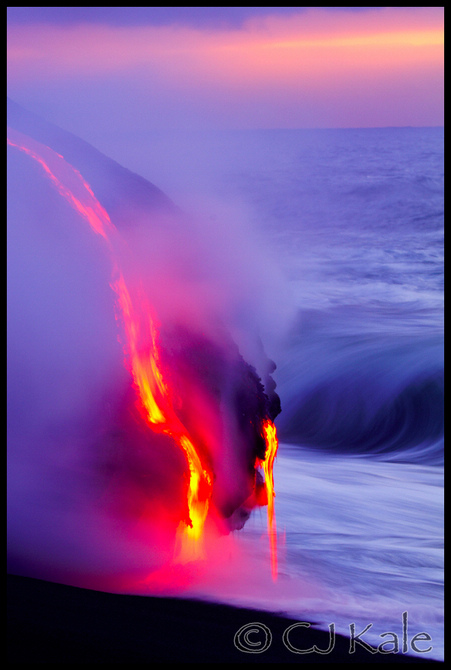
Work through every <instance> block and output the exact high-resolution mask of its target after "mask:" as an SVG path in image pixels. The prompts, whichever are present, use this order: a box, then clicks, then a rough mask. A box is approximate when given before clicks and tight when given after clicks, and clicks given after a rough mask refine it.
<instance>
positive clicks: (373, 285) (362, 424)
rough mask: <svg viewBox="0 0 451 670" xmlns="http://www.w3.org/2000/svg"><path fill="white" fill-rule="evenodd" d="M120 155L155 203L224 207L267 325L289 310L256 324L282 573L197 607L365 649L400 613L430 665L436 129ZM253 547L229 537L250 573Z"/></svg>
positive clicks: (281, 137)
mask: <svg viewBox="0 0 451 670" xmlns="http://www.w3.org/2000/svg"><path fill="white" fill-rule="evenodd" d="M150 139H151V141H150ZM128 141H129V142H130V144H129V149H130V156H129V157H130V160H132V161H133V162H134V166H135V169H137V170H138V171H142V173H144V174H145V175H146V176H148V177H149V178H153V179H155V178H156V174H157V172H158V170H159V168H161V174H162V178H163V179H164V180H165V188H166V189H167V190H168V192H170V193H174V194H177V196H179V197H180V198H181V199H183V198H185V199H186V201H190V191H191V190H192V189H194V187H196V189H197V191H198V192H206V193H207V194H208V196H209V198H210V202H211V203H213V202H214V201H215V200H216V203H221V202H224V201H226V202H227V204H228V206H229V207H230V204H231V203H232V204H233V206H234V207H235V208H236V209H237V211H238V212H240V213H241V215H242V216H244V218H245V221H246V226H247V229H249V228H250V229H251V230H252V232H253V233H255V232H256V231H257V232H258V239H259V240H260V241H262V240H264V244H265V246H266V253H267V254H268V256H269V257H270V258H271V262H272V263H273V267H276V268H278V270H279V271H280V272H281V275H276V276H277V277H278V279H279V278H280V276H282V282H279V283H278V285H277V286H278V289H277V291H278V294H277V292H276V296H271V301H270V304H271V305H272V306H273V307H274V314H275V315H277V310H278V308H279V306H280V301H279V298H280V300H283V299H285V300H286V301H287V306H288V307H287V310H286V312H285V314H286V315H287V316H288V318H287V319H286V320H283V319H281V320H278V318H277V316H276V317H275V318H274V320H273V321H272V323H271V324H270V323H269V322H265V324H266V327H267V332H266V335H267V338H266V340H265V344H266V345H267V348H268V351H269V353H270V355H271V357H272V358H273V359H274V360H275V361H276V363H277V366H278V367H277V370H276V372H275V373H274V377H275V379H276V381H277V384H278V386H277V391H278V393H279V394H280V397H281V401H282V413H281V415H280V416H279V417H278V419H277V426H278V430H279V436H280V438H281V440H282V443H281V445H280V447H279V455H278V459H277V464H276V469H275V476H276V494H277V495H276V513H277V518H278V528H279V531H280V535H281V537H282V538H283V542H284V544H283V549H282V548H281V546H280V545H279V552H280V555H281V557H282V556H283V559H282V558H281V559H280V564H281V565H280V573H281V574H280V577H279V581H278V584H277V585H276V586H274V585H266V586H265V587H263V588H262V586H261V585H259V586H256V585H255V584H254V586H253V587H252V586H250V585H251V584H252V579H251V578H250V576H249V575H248V577H247V578H244V579H243V580H241V583H240V586H237V587H235V591H234V592H233V594H232V593H231V591H230V590H229V591H228V593H226V594H224V593H221V591H222V589H220V588H219V587H218V584H217V583H216V584H210V593H211V594H214V593H216V594H217V595H218V597H220V596H222V597H223V598H227V599H228V600H230V601H232V602H242V603H245V604H249V603H251V604H252V603H253V604H259V605H260V606H262V607H268V608H272V609H281V610H283V611H287V612H289V613H290V614H292V615H293V616H296V617H300V618H301V620H305V619H306V618H307V619H308V615H307V614H306V612H309V613H310V617H311V620H315V621H322V622H323V623H324V628H326V626H327V624H328V623H331V622H335V623H336V625H337V629H340V630H341V632H343V633H344V634H347V635H349V624H350V623H351V622H356V623H357V624H361V629H363V628H364V627H365V626H366V625H367V624H368V623H373V629H372V630H370V631H369V633H368V634H369V638H370V640H371V641H372V643H373V644H375V645H377V644H380V642H381V640H382V638H380V637H378V636H379V635H380V634H381V633H383V632H385V631H388V630H397V631H398V633H399V634H400V629H399V626H400V622H401V616H402V612H404V611H408V613H409V617H410V619H409V621H410V623H411V625H412V626H413V629H415V630H416V628H415V627H417V628H418V631H419V630H420V629H421V630H422V631H427V632H428V633H429V634H430V635H431V637H432V639H433V641H432V643H431V644H432V646H433V651H432V652H429V653H430V654H431V656H432V657H434V658H441V657H442V653H443V604H442V598H443V575H442V571H443V488H442V477H443V470H442V467H441V465H440V464H441V463H442V462H443V420H444V403H443V343H444V339H443V129H440V128H423V129H419V128H399V129H396V128H387V129H367V130H338V131H333V130H331V131H264V132H263V131H248V132H236V133H232V132H230V133H222V134H219V133H216V134H210V135H206V134H204V135H200V134H198V135H195V134H191V135H188V134H185V135H183V136H182V135H179V136H177V137H175V136H174V135H172V136H171V137H169V136H164V135H162V134H159V135H158V136H157V135H149V144H152V146H154V147H158V149H157V150H156V151H155V154H154V155H153V156H152V155H146V156H144V155H143V152H142V151H140V150H138V149H137V147H136V145H135V144H134V142H133V137H132V135H131V136H130V137H129V138H127V143H126V144H128ZM126 144H125V145H124V146H123V147H122V146H120V145H119V144H118V145H115V144H114V143H113V142H111V143H110V145H109V149H110V151H111V150H114V151H117V155H118V156H120V155H121V151H124V152H126V151H127V149H126ZM156 156H158V157H161V156H163V159H161V160H159V159H158V160H156ZM124 157H125V153H124ZM176 165H180V166H184V170H183V172H180V171H178V170H177V169H176ZM185 174H186V179H185ZM249 262H252V259H251V257H250V256H249ZM262 272H264V269H262ZM281 292H283V295H281ZM263 531H264V519H262V518H260V519H259V517H258V515H254V516H253V517H252V518H251V520H250V521H249V522H248V524H247V525H246V527H245V529H243V531H242V532H241V534H240V535H239V537H238V538H237V539H236V541H237V542H241V543H243V545H244V547H245V549H244V550H243V551H245V550H246V549H249V546H251V547H254V551H252V549H251V550H250V553H251V555H252V556H253V559H252V560H253V561H257V560H258V559H257V554H260V555H261V554H264V550H263V549H262V547H261V546H260V545H258V541H259V538H260V537H261V534H262V532H263ZM253 543H255V544H253ZM257 546H258V549H257V548H256V547H257ZM263 570H264V568H263V569H262V571H263ZM238 581H239V580H238ZM287 584H288V585H290V586H289V588H288V589H286V586H287ZM272 589H274V591H273V590H272ZM277 589H279V591H277ZM285 589H286V590H285ZM226 590H227V589H226ZM194 591H195V592H196V590H194ZM197 592H198V593H207V595H208V589H204V591H202V587H201V586H199V587H198V590H197Z"/></svg>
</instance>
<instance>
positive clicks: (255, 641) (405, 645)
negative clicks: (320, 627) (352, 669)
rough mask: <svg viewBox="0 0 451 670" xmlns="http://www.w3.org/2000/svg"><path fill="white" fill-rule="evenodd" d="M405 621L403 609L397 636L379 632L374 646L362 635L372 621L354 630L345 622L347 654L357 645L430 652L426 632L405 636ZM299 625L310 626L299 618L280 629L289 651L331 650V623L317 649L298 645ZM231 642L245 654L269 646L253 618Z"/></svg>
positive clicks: (376, 650)
mask: <svg viewBox="0 0 451 670" xmlns="http://www.w3.org/2000/svg"><path fill="white" fill-rule="evenodd" d="M407 624H408V621H407V612H403V614H402V635H401V639H400V636H399V635H397V634H396V633H393V632H387V633H381V634H380V635H379V637H381V638H383V641H382V642H381V643H380V645H379V646H378V647H374V646H372V645H371V644H369V643H368V642H367V641H365V639H364V636H365V634H366V633H368V631H369V630H370V628H372V626H373V624H372V623H369V624H368V625H367V626H366V627H365V628H363V629H362V630H358V629H357V627H356V625H355V624H354V623H351V624H349V653H350V654H353V653H355V651H356V648H357V647H361V648H363V649H365V650H366V651H368V652H369V653H370V654H398V653H399V652H400V651H401V652H402V653H403V654H406V653H407V652H408V651H409V650H412V651H414V652H416V653H417V654H425V653H427V652H428V651H432V647H431V646H427V643H428V642H430V641H431V640H432V638H431V636H430V635H429V633H416V634H415V635H412V636H409V635H408V631H407ZM302 628H304V629H305V628H310V624H309V623H307V622H305V621H300V622H298V623H294V624H292V625H291V626H288V628H286V629H285V630H284V632H283V635H282V642H283V643H284V645H285V646H286V648H287V649H289V650H290V651H291V652H292V653H293V654H330V653H331V652H332V651H333V649H334V647H335V624H333V623H331V624H329V644H328V646H327V648H324V649H320V648H319V647H318V646H317V645H316V644H315V645H313V646H312V647H308V646H307V645H305V647H303V646H301V644H300V640H299V637H300V636H299V635H297V636H296V635H295V632H297V633H299V632H300V631H299V629H302ZM301 632H302V631H301ZM305 637H306V636H305V635H302V637H301V639H304V638H305ZM233 643H234V645H235V647H236V648H237V649H239V650H240V651H242V652H245V653H247V654H261V653H263V652H264V651H266V650H267V649H269V647H270V646H271V643H272V633H271V631H270V629H269V628H268V626H265V624H263V623H260V622H259V621H253V622H252V623H248V624H246V625H244V626H241V628H240V629H239V630H238V631H237V632H236V633H235V637H234V639H233Z"/></svg>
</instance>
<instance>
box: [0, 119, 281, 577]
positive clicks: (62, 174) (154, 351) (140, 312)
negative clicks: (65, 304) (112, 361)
mask: <svg viewBox="0 0 451 670" xmlns="http://www.w3.org/2000/svg"><path fill="white" fill-rule="evenodd" d="M7 141H8V144H10V145H11V146H13V147H16V148H17V149H19V150H20V151H23V152H25V153H26V154H27V155H28V156H30V157H31V158H33V159H34V160H35V161H36V162H37V163H38V164H39V165H40V166H41V167H42V168H43V170H44V171H45V174H46V176H47V177H48V178H49V179H50V181H51V182H52V184H53V185H54V186H55V188H56V189H57V191H58V192H59V193H60V195H62V196H63V197H64V198H65V199H66V201H67V202H68V203H69V204H70V205H71V206H72V207H73V208H74V209H75V210H76V211H77V212H78V213H79V214H80V215H81V216H82V217H83V218H84V219H86V220H87V221H88V222H89V224H90V226H91V228H92V230H93V231H94V232H95V233H97V234H98V235H101V236H102V237H103V238H104V239H105V241H106V243H107V245H108V249H109V252H110V254H111V257H112V265H113V279H112V281H111V288H112V289H113V291H114V292H115V294H116V296H117V300H116V303H117V312H118V314H117V318H118V320H120V321H121V322H122V327H123V331H124V335H125V343H124V349H125V354H126V364H127V367H128V369H129V370H130V374H131V376H132V379H133V383H134V386H135V388H136V390H137V395H138V398H139V401H140V403H141V409H142V414H143V416H144V417H145V420H146V422H147V424H148V425H149V427H150V428H151V429H152V430H153V431H154V432H157V433H158V432H159V433H164V434H166V435H169V436H170V437H171V438H172V439H173V440H174V442H175V443H176V444H177V445H178V446H179V447H180V449H182V451H183V453H184V455H185V458H186V463H187V467H188V472H189V477H188V487H187V503H188V512H189V519H187V520H186V522H181V524H180V526H179V540H180V554H179V557H180V558H182V559H192V558H196V557H198V556H199V555H200V554H201V548H200V547H199V544H198V540H199V539H200V538H201V536H202V532H203V529H204V525H205V520H206V517H207V514H208V509H209V503H210V499H211V495H212V486H213V473H212V472H210V470H209V468H208V467H207V466H206V465H205V463H203V461H202V458H201V456H200V454H199V451H198V450H197V449H196V447H195V445H194V444H193V442H192V440H191V438H190V436H189V434H188V431H187V430H186V429H185V427H184V425H183V424H182V422H181V421H180V419H179V418H178V416H177V414H176V412H175V409H174V404H173V401H172V398H171V390H170V388H169V387H168V385H167V383H166V382H165V378H164V371H163V369H162V365H161V361H160V355H159V349H158V329H157V319H156V317H155V315H154V313H153V309H152V307H151V306H150V305H149V303H148V301H147V298H146V296H145V295H144V293H143V292H142V291H140V290H139V289H137V288H136V287H134V289H133V292H132V290H131V288H130V287H129V286H128V285H127V283H126V280H125V278H124V275H123V273H122V271H121V268H120V263H119V260H118V254H116V253H115V252H114V249H115V247H116V246H117V242H118V239H119V238H118V231H117V229H116V227H115V226H114V225H113V223H112V222H111V220H110V217H109V215H108V213H107V212H106V211H105V209H104V208H103V207H102V205H101V204H100V203H99V201H98V200H97V199H96V197H95V195H94V193H93V191H92V189H91V188H90V186H89V184H88V183H87V182H86V181H85V180H84V179H83V177H82V175H81V174H80V172H79V171H78V170H76V169H75V168H74V167H73V166H72V165H70V164H69V163H67V162H66V161H65V160H64V158H63V156H61V155H60V154H58V153H56V152H55V151H53V150H52V149H50V148H49V147H47V146H44V145H42V144H41V143H39V142H37V141H35V140H33V139H32V138H29V137H27V136H26V135H24V134H22V133H20V132H18V131H16V130H13V129H8V138H7ZM262 435H263V437H264V439H265V443H266V452H265V458H264V459H263V460H261V459H257V460H256V463H255V467H256V468H257V467H261V468H262V470H263V472H264V480H265V481H264V485H265V492H266V499H267V505H268V534H269V538H270V551H271V571H272V576H273V579H276V576H277V546H276V523H275V512H274V496H275V492H274V477H273V464H274V458H275V456H276V453H277V447H278V442H277V434H276V428H275V426H274V424H273V423H272V421H270V420H269V419H268V420H266V421H264V422H263V425H262Z"/></svg>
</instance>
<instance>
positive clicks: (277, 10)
mask: <svg viewBox="0 0 451 670" xmlns="http://www.w3.org/2000/svg"><path fill="white" fill-rule="evenodd" d="M443 11H444V10H443V7H405V8H404V7H368V8H365V7H364V8H350V7H313V8H312V7H303V8H300V7H256V8H253V7H207V8H202V7H178V8H177V7H154V8H152V7H144V8H141V7H132V8H126V7H100V8H99V7H56V8H52V7H36V8H34V7H10V8H8V95H9V96H10V97H12V98H13V99H14V100H16V101H17V102H19V103H20V104H23V105H24V106H26V107H27V108H29V109H30V110H32V111H34V112H36V113H38V114H41V115H43V116H45V117H46V118H47V119H48V120H50V121H53V122H55V123H57V124H59V125H61V126H62V127H64V128H66V129H67V130H70V131H72V132H75V133H78V134H80V135H82V136H84V137H85V138H86V139H88V140H89V137H90V136H92V134H93V133H94V132H95V129H96V128H97V130H99V129H100V128H101V129H102V132H110V133H115V132H118V133H120V132H122V131H123V130H124V127H125V126H127V127H129V128H130V127H131V128H133V129H134V131H137V132H139V131H140V130H145V129H152V130H159V129H168V130H170V129H182V130H185V129H204V128H205V129H218V128H219V129H222V128H225V129H227V128H349V127H384V126H437V125H443V120H444V111H443V41H444V36H443V22H444V17H443Z"/></svg>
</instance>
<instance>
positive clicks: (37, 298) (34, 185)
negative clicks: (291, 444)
mask: <svg viewBox="0 0 451 670" xmlns="http://www.w3.org/2000/svg"><path fill="white" fill-rule="evenodd" d="M10 117H11V118H10V119H9V122H10V123H11V125H13V126H14V125H16V126H17V127H18V130H19V131H21V132H24V133H25V141H26V142H28V144H29V145H30V143H31V145H33V146H35V147H37V148H38V150H39V151H41V152H44V154H45V155H46V160H48V161H50V162H51V161H53V162H54V164H55V167H52V169H54V170H55V172H56V173H57V178H58V179H60V181H61V184H62V186H57V187H55V182H56V178H55V179H53V178H50V177H49V172H48V170H47V172H46V169H44V168H43V165H42V164H41V163H40V162H39V161H38V160H36V159H34V158H33V156H32V155H31V154H30V153H28V154H27V153H26V152H25V151H23V150H21V149H20V148H18V147H17V146H11V147H9V149H8V478H9V481H8V496H9V498H8V501H9V503H8V504H9V548H10V554H9V560H10V569H11V570H12V571H13V572H17V573H19V574H27V575H32V576H38V577H44V578H48V579H54V580H56V581H65V582H68V583H75V584H79V585H84V586H93V587H96V588H110V589H120V588H121V587H120V583H122V582H121V580H125V582H127V583H129V580H130V579H132V576H133V575H135V574H136V575H139V576H140V578H142V576H143V575H145V574H148V573H150V572H155V571H156V570H159V569H160V570H161V569H162V568H163V567H164V566H165V565H166V564H167V563H168V561H170V559H171V557H172V556H173V555H174V551H176V550H177V547H176V543H177V540H176V537H177V528H178V527H179V526H180V521H181V520H182V521H183V520H184V521H185V522H187V521H188V522H189V514H190V510H189V509H188V507H187V498H186V496H187V486H188V483H187V482H188V472H187V463H186V457H185V455H184V454H183V453H182V452H181V451H180V449H178V448H176V446H175V444H174V439H173V438H172V437H171V435H170V434H164V433H162V432H155V431H152V430H150V429H149V426H148V425H147V424H146V422H145V421H144V420H143V417H142V411H141V410H142V408H141V410H140V406H139V402H138V401H139V397H138V393H137V388H136V380H135V383H133V380H132V374H131V370H132V368H131V367H130V351H129V348H127V342H126V341H125V340H126V338H125V336H124V328H123V323H122V320H123V319H124V318H125V317H124V314H123V313H120V310H118V300H117V295H115V292H114V290H113V288H114V276H115V273H116V274H117V272H118V269H119V268H120V271H121V273H123V276H124V277H125V278H126V281H127V286H128V289H129V290H130V292H131V295H132V296H133V300H134V301H135V306H136V305H137V304H138V302H139V301H140V300H141V297H142V301H143V302H142V304H140V306H139V309H140V310H141V311H143V310H144V306H147V305H149V306H151V307H150V309H151V311H150V316H151V317H152V318H153V316H154V315H155V319H156V322H157V324H158V337H159V345H160V346H161V352H160V354H161V365H162V366H163V369H164V370H165V379H164V383H165V384H166V385H167V386H168V387H169V388H170V389H171V400H170V403H171V409H173V410H174V412H175V413H176V414H177V417H178V419H177V420H178V421H181V423H182V424H183V426H184V428H185V429H186V430H187V431H188V433H189V435H190V438H191V439H192V440H193V441H194V442H195V444H196V446H197V447H198V449H199V453H200V456H201V458H202V459H203V460H204V462H205V463H207V464H208V467H209V468H211V471H212V472H213V477H214V485H213V496H212V511H211V514H210V517H209V529H208V530H206V532H208V533H213V534H217V533H218V532H224V531H228V530H230V528H233V527H239V526H240V525H242V524H243V523H244V520H245V518H247V516H248V515H249V513H250V510H251V509H252V506H253V505H254V504H255V500H253V501H252V500H251V498H252V496H253V489H254V485H255V472H254V464H255V459H256V457H258V458H263V457H264V452H265V444H264V439H263V437H262V431H261V426H262V422H263V421H264V420H265V419H266V418H274V416H275V414H276V413H277V412H278V402H277V396H275V394H274V391H273V386H272V385H271V384H270V383H269V384H267V387H266V389H265V388H264V384H265V383H266V382H267V381H268V377H269V374H270V372H271V371H272V368H273V365H272V363H271V362H270V361H269V360H268V359H267V357H266V355H265V353H264V351H263V347H262V345H261V343H259V341H258V339H257V334H258V332H259V331H261V330H262V329H263V330H264V329H265V328H267V329H270V325H269V316H268V314H269V311H270V310H267V311H266V313H265V310H266V305H267V303H266V298H265V299H260V298H259V296H263V295H265V294H266V289H268V288H270V282H269V281H267V280H266V279H264V280H263V281H261V279H260V278H259V277H261V276H262V275H263V277H264V276H265V269H266V268H268V267H269V266H268V265H267V264H266V260H265V256H264V253H263V251H262V250H260V249H259V248H258V245H257V244H256V243H255V244H254V240H253V237H252V234H250V233H249V234H248V233H247V232H246V233H245V226H244V221H243V219H242V218H241V220H240V218H239V217H238V216H237V211H236V210H235V211H234V210H233V208H231V207H230V206H227V207H226V206H222V207H220V208H217V209H216V210H215V214H214V217H216V218H213V219H212V218H211V215H207V214H206V213H205V205H204V211H203V212H201V211H200V208H199V206H197V207H193V208H192V209H191V213H189V214H186V213H182V212H181V211H180V210H178V209H177V208H176V207H175V206H174V205H173V204H172V203H171V202H170V201H169V200H168V199H165V198H164V196H163V195H162V194H161V192H159V191H158V190H157V189H155V188H154V187H152V186H151V185H150V184H148V183H147V182H144V180H142V179H140V178H139V177H134V176H133V175H131V173H129V172H128V171H127V170H124V168H121V166H119V165H117V164H115V163H114V162H113V161H110V160H109V159H107V158H106V157H104V156H102V155H101V154H99V152H97V151H95V150H93V149H92V148H91V147H89V145H85V144H84V143H83V142H81V141H80V140H78V138H75V137H72V136H69V135H66V134H64V133H61V131H58V130H54V129H52V128H51V127H50V126H48V125H47V124H45V123H44V122H41V121H39V120H36V119H34V118H33V117H32V116H31V115H28V114H26V113H25V114H24V113H23V110H20V113H18V111H17V109H15V108H12V111H11V114H10ZM19 136H20V134H19ZM30 137H32V138H34V139H30ZM26 138H28V140H27V139H26ZM43 140H45V144H44V143H43ZM46 146H47V147H48V146H50V147H51V149H46ZM62 156H64V159H63V158H62ZM69 159H70V160H72V161H73V162H72V163H71V162H70V160H69ZM74 168H75V170H77V171H79V172H80V173H81V177H80V179H81V178H83V179H85V178H86V179H87V180H88V182H89V185H90V187H92V190H93V192H94V195H95V196H96V197H99V199H100V202H101V204H102V205H105V206H106V208H107V211H108V214H109V216H110V217H111V222H112V226H113V227H114V230H113V232H112V233H111V234H110V236H109V237H108V239H104V237H103V236H102V234H96V232H95V231H94V230H93V229H92V227H90V226H89V225H88V221H87V220H86V216H84V215H82V214H81V213H80V211H77V209H76V208H75V206H74V198H72V200H71V197H72V196H71V197H69V196H67V193H66V191H67V190H68V189H69V188H70V189H72V190H70V193H71V194H74V193H75V196H76V197H77V198H80V199H81V200H83V198H86V201H85V202H84V204H83V207H85V209H86V211H87V209H89V207H91V206H92V202H93V200H92V198H91V196H88V195H87V194H86V193H87V192H86V189H85V190H83V188H84V187H82V186H80V179H79V178H78V177H77V176H76V174H75V172H74ZM79 209H80V208H79ZM207 209H208V206H207ZM233 222H234V223H233ZM116 228H117V231H116ZM97 232H98V231H97ZM268 262H269V261H268ZM270 302H271V301H270ZM143 305H144V306H143ZM143 313H144V312H143ZM138 342H139V340H138ZM243 354H244V358H243ZM124 358H125V362H124ZM249 362H250V363H251V365H249ZM252 366H255V367H257V368H258V374H257V372H256V370H255V369H254V367H252ZM259 375H260V376H261V379H260V376H259ZM125 582H124V583H125Z"/></svg>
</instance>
